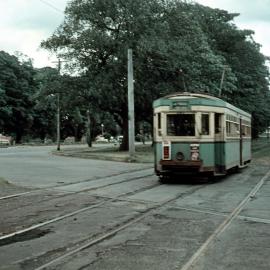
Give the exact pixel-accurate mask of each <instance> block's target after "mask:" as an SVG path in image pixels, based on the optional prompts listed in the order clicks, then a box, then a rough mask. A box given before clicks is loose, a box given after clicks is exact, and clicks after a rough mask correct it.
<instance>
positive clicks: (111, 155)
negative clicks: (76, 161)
mask: <svg viewBox="0 0 270 270" xmlns="http://www.w3.org/2000/svg"><path fill="white" fill-rule="evenodd" d="M53 154H56V155H61V156H69V157H78V158H89V159H101V160H111V161H122V162H136V163H153V162H154V154H153V147H152V146H151V145H149V144H145V145H136V153H135V155H134V156H133V157H132V158H131V157H130V156H129V153H128V152H127V151H119V145H114V146H102V147H100V146H93V147H90V148H89V147H85V148H79V149H78V148H77V149H76V148H70V149H64V150H61V151H53Z"/></svg>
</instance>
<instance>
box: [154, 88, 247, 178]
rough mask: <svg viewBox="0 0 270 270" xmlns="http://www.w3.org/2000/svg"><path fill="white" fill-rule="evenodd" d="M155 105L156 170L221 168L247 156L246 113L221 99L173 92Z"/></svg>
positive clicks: (242, 162)
mask: <svg viewBox="0 0 270 270" xmlns="http://www.w3.org/2000/svg"><path fill="white" fill-rule="evenodd" d="M153 107H154V147H155V172H156V174H157V175H159V176H160V178H161V179H164V178H165V177H166V178H167V177H169V176H171V175H173V174H182V173H194V174H203V175H207V176H211V175H221V174H226V173H227V172H228V170H230V169H232V168H241V167H244V166H245V165H246V164H247V163H249V162H250V161H251V115H250V114H248V113H246V112H244V111H243V110H241V109H239V108H237V107H235V106H233V105H231V104H229V103H227V102H225V101H224V100H222V99H219V98H216V97H213V96H210V95H205V94H195V93H186V92H184V93H175V94H172V95H168V96H165V97H163V98H160V99H157V100H155V101H154V103H153Z"/></svg>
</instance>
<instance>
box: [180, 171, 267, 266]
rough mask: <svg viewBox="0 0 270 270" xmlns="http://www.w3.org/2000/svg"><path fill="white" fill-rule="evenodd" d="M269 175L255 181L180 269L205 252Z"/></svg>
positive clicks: (196, 259) (193, 261)
mask: <svg viewBox="0 0 270 270" xmlns="http://www.w3.org/2000/svg"><path fill="white" fill-rule="evenodd" d="M269 176H270V170H269V171H268V172H267V173H266V175H265V176H264V177H263V178H262V179H261V180H260V181H259V182H258V183H257V185H256V186H255V187H254V188H253V189H252V190H251V191H250V193H249V194H248V195H247V196H246V197H245V198H244V199H243V200H242V202H241V203H240V204H239V205H238V206H237V207H236V208H235V209H234V210H233V211H232V212H231V214H230V215H228V217H227V218H226V219H225V220H224V221H223V222H222V223H221V224H220V225H219V226H218V227H217V229H216V230H215V231H214V233H213V234H212V235H211V236H210V237H209V238H208V239H207V240H206V241H205V242H204V244H203V245H202V246H201V247H200V248H199V249H198V250H197V251H196V252H195V253H194V254H193V256H192V257H191V258H190V259H189V261H188V262H187V263H186V264H185V265H184V266H183V267H182V268H181V270H188V269H191V268H192V267H193V266H194V264H195V263H196V262H197V261H198V259H199V258H200V257H201V256H202V255H203V254H204V253H205V251H206V249H207V248H208V246H209V245H210V244H211V243H212V242H213V241H214V240H215V239H216V238H217V236H219V235H220V234H222V232H224V231H225V230H226V229H227V228H228V226H229V225H230V224H231V223H232V221H233V220H234V219H235V218H236V217H237V216H238V214H239V213H240V212H241V211H242V210H243V208H244V207H245V205H246V204H247V203H248V202H249V201H250V200H251V199H252V198H253V197H254V196H255V194H256V193H257V192H258V191H259V189H260V188H261V187H262V185H263V184H264V182H265V180H266V179H267V178H268V177H269Z"/></svg>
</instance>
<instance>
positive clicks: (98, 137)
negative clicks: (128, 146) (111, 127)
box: [95, 135, 108, 143]
mask: <svg viewBox="0 0 270 270" xmlns="http://www.w3.org/2000/svg"><path fill="white" fill-rule="evenodd" d="M95 141H96V142H99V143H103V142H104V143H107V142H108V139H106V138H105V137H104V136H101V135H99V136H97V137H96V139H95Z"/></svg>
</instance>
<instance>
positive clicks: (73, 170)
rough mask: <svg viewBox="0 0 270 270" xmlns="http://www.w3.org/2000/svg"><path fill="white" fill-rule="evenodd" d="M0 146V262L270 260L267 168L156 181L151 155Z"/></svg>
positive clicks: (101, 264) (192, 265) (208, 265)
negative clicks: (107, 157)
mask: <svg viewBox="0 0 270 270" xmlns="http://www.w3.org/2000/svg"><path fill="white" fill-rule="evenodd" d="M50 151H51V148H50V147H24V148H20V147H17V148H6V149H0V177H2V178H5V179H6V180H8V181H9V182H10V183H12V184H7V183H5V181H3V180H2V182H1V184H0V188H1V197H0V214H1V224H0V261H1V264H0V269H11V270H13V269H14V270H15V269H16V270H17V269H39V270H41V269H65V270H66V269H67V270H68V269H71V270H74V269H80V270H83V269H91V270H92V269H94V270H95V269H102V270H106V269H110V270H112V269H115V270H116V269H118V270H121V269H123V270H124V269H125V270H126V269H132V270H133V269H134V270H137V269H138V270H139V269H140V270H141V269H150V270H152V269H153V270H159V269H160V270H164V269H170V270H171V269H179V270H187V269H192V270H212V269H218V270H225V269H235V270H236V269H237V270H239V269H245V270H246V269H247V270H251V269H252V270H254V269H265V270H266V269H267V270H269V269H270V258H269V254H270V244H269V243H270V203H269V197H270V181H269V179H270V171H269V170H270V167H269V165H266V164H265V163H263V164H260V162H258V161H256V162H254V163H253V164H251V165H250V166H249V167H248V168H246V169H245V170H243V171H242V172H241V173H236V174H232V175H229V176H227V177H224V178H221V179H217V180H216V181H214V182H208V183H205V182H202V181H200V179H186V178H185V179H181V181H178V182H176V181H174V182H172V183H170V184H166V185H164V184H160V183H159V182H158V179H157V177H156V176H155V175H153V168H149V164H147V165H146V164H127V163H121V162H108V161H100V160H99V161H95V160H83V159H76V158H67V157H59V156H52V155H51V154H50Z"/></svg>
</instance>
